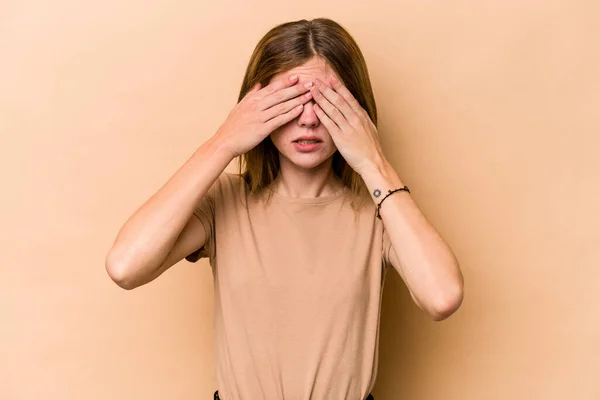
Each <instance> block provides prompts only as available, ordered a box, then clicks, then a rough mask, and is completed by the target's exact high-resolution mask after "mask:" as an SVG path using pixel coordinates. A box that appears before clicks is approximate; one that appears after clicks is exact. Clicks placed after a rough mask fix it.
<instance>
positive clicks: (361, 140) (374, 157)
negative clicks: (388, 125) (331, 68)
mask: <svg viewBox="0 0 600 400" xmlns="http://www.w3.org/2000/svg"><path fill="white" fill-rule="evenodd" d="M330 83H331V86H328V85H326V84H325V82H323V81H321V80H320V79H318V78H315V80H314V86H313V87H312V88H311V93H312V96H313V99H314V100H315V102H316V104H315V105H314V106H313V108H314V110H315V113H316V114H317V117H318V118H319V120H320V121H321V123H322V124H323V125H324V126H325V128H327V130H328V131H329V134H330V135H331V138H332V139H333V142H334V143H335V145H336V147H337V149H338V150H339V151H340V153H341V155H342V156H343V157H344V159H345V160H346V162H347V163H348V165H350V167H351V168H352V169H353V170H355V171H356V172H358V173H359V174H361V173H362V171H365V169H366V168H371V167H376V166H377V165H378V163H380V162H382V161H383V160H384V159H385V155H384V154H383V149H382V148H381V143H380V142H379V133H378V132H377V128H376V127H375V125H374V124H373V122H372V121H371V118H370V117H369V114H368V113H367V112H366V110H365V109H364V108H362V106H361V105H360V104H359V102H358V101H357V100H356V99H355V98H354V96H352V93H350V91H349V90H348V89H347V88H346V87H345V86H344V85H343V84H342V83H341V82H340V81H339V79H337V78H331V80H330Z"/></svg>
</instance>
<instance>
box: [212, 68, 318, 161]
mask: <svg viewBox="0 0 600 400" xmlns="http://www.w3.org/2000/svg"><path fill="white" fill-rule="evenodd" d="M307 84H308V83H307ZM309 90H310V86H309V87H306V86H305V84H304V83H303V84H300V83H298V77H296V78H295V79H290V77H289V76H285V77H284V78H280V79H275V80H273V81H272V82H271V83H269V84H268V85H267V86H265V87H264V88H262V89H261V88H260V83H257V84H256V85H254V87H253V88H252V89H250V91H249V92H248V93H246V95H245V96H244V98H243V99H242V100H241V101H240V102H239V103H237V104H236V106H235V107H234V108H233V110H231V112H230V113H229V116H228V117H227V119H226V120H225V122H224V123H223V125H221V127H220V128H219V129H218V130H217V133H216V134H215V137H217V138H218V139H219V140H222V141H223V143H224V145H225V147H226V148H227V149H228V150H230V151H231V152H232V156H233V157H237V156H239V155H241V154H243V153H245V152H247V151H249V150H251V149H253V148H254V147H255V146H256V145H258V144H259V143H260V142H262V141H263V140H264V139H265V138H266V137H267V136H269V134H271V132H273V131H274V130H275V129H277V128H279V127H280V126H282V125H284V124H286V123H288V122H289V121H291V120H293V119H294V118H296V117H298V116H299V115H300V114H301V113H302V110H303V108H304V104H305V103H306V102H308V101H310V100H311V98H312V97H311V96H310V95H311V93H310V91H309Z"/></svg>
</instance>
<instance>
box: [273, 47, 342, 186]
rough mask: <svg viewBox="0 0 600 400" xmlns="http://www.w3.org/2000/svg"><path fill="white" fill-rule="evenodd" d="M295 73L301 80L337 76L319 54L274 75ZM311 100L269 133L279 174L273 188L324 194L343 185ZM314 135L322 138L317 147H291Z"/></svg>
mask: <svg viewBox="0 0 600 400" xmlns="http://www.w3.org/2000/svg"><path fill="white" fill-rule="evenodd" d="M290 75H298V80H299V82H300V83H301V84H304V83H308V82H311V83H313V85H314V83H315V82H316V81H317V79H320V80H321V81H324V82H328V81H329V79H330V78H331V77H337V75H336V74H335V72H334V71H333V70H332V69H331V67H330V66H329V65H328V64H327V63H326V62H325V61H324V60H323V59H321V58H317V57H315V58H313V59H311V60H309V61H308V62H306V63H305V64H303V65H301V66H299V67H296V68H293V69H291V70H288V71H286V72H282V73H280V74H277V75H275V76H273V78H272V80H273V79H284V78H285V77H287V76H290ZM314 104H315V101H314V100H310V101H308V102H307V103H306V104H305V105H304V109H303V110H302V112H301V113H300V115H299V116H298V117H297V118H295V119H293V120H291V121H290V122H288V123H287V124H285V125H283V126H281V127H279V128H278V129H276V130H275V131H273V132H272V133H271V135H270V137H271V140H272V141H273V143H274V144H275V147H276V148H277V150H278V151H279V160H280V167H281V169H280V174H279V176H278V179H277V180H276V181H275V182H274V187H275V191H276V192H277V193H279V194H282V195H284V196H288V197H320V196H327V195H329V194H332V193H335V192H337V191H338V190H340V189H342V187H343V183H342V182H341V181H340V180H339V179H338V178H337V177H336V176H335V175H334V173H333V168H332V159H333V154H334V153H335V152H336V151H337V147H336V145H335V143H334V142H333V139H332V137H331V135H330V134H329V133H328V131H327V128H325V126H324V125H323V124H322V122H321V121H320V120H319V117H318V116H317V114H316V112H315V109H314V107H313V106H314ZM304 135H310V136H316V137H318V138H319V139H321V140H322V141H323V143H321V145H320V147H319V149H317V150H316V151H313V152H310V153H302V152H299V151H297V150H296V149H295V148H294V144H293V141H294V140H295V139H297V138H298V137H300V136H304Z"/></svg>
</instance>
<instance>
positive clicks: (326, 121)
mask: <svg viewBox="0 0 600 400" xmlns="http://www.w3.org/2000/svg"><path fill="white" fill-rule="evenodd" d="M313 110H315V114H317V117H318V118H319V121H321V123H322V124H323V125H324V126H325V128H326V129H327V132H329V134H330V135H331V136H332V137H338V136H339V135H340V134H341V133H342V132H341V130H340V127H339V126H338V125H337V124H336V123H335V122H333V120H332V119H331V118H329V116H327V114H326V113H325V112H324V111H323V109H322V108H321V107H319V105H318V104H315V105H314V106H313Z"/></svg>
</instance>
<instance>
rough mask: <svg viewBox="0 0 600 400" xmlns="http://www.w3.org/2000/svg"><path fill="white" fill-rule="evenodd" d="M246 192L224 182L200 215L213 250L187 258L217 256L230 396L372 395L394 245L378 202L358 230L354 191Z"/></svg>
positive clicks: (224, 389)
mask: <svg viewBox="0 0 600 400" xmlns="http://www.w3.org/2000/svg"><path fill="white" fill-rule="evenodd" d="M248 193H249V192H248V191H247V190H246V189H245V185H244V183H243V180H242V179H241V178H240V177H239V176H238V175H237V174H231V173H228V172H223V173H222V174H221V175H220V177H219V179H217V180H216V181H215V183H214V184H213V185H212V186H211V188H210V189H209V191H208V193H207V195H206V196H204V198H203V199H202V201H201V202H200V203H199V204H198V206H197V208H196V210H195V211H194V215H196V216H197V217H198V219H199V220H200V221H201V222H202V224H203V226H204V228H205V229H206V235H207V241H206V244H205V246H204V247H203V248H201V249H199V250H197V251H196V252H194V253H192V254H190V255H189V256H187V257H186V259H187V260H188V261H191V262H196V261H197V260H198V259H199V258H202V257H209V259H210V265H211V268H212V271H213V279H214V288H215V313H214V315H215V319H214V333H215V346H216V347H215V363H216V365H215V367H216V378H217V388H216V389H218V390H219V395H220V397H221V399H223V400H284V399H285V400H342V399H347V400H362V399H365V398H366V397H367V395H368V394H369V393H370V391H371V390H372V389H373V386H374V384H375V378H376V375H377V363H378V352H379V316H380V305H381V296H382V291H383V283H384V278H385V273H386V271H387V269H388V268H389V266H388V265H389V264H388V260H389V252H390V248H391V243H390V240H389V237H388V234H387V232H386V231H385V230H384V227H383V223H382V221H381V220H379V219H377V218H376V206H375V204H374V203H373V201H370V202H365V206H364V207H363V209H362V210H361V212H360V217H359V219H358V223H357V225H355V218H354V211H353V210H352V208H351V206H350V202H349V201H344V200H345V199H346V200H349V195H350V190H349V189H348V188H346V187H344V189H342V190H340V191H338V192H336V193H334V194H331V195H328V196H323V197H318V198H291V197H286V196H282V195H279V194H277V193H274V194H273V197H272V198H271V200H270V202H269V203H268V204H266V205H265V203H264V201H261V200H260V199H259V198H257V197H254V196H250V195H249V194H248ZM246 204H247V205H248V208H246Z"/></svg>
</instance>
